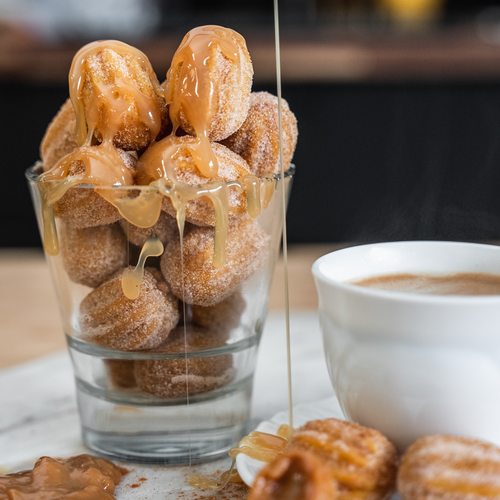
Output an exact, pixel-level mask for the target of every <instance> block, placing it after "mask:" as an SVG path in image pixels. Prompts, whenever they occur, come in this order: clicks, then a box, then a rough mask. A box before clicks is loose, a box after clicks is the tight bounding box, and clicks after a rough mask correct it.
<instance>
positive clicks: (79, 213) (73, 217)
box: [54, 150, 136, 228]
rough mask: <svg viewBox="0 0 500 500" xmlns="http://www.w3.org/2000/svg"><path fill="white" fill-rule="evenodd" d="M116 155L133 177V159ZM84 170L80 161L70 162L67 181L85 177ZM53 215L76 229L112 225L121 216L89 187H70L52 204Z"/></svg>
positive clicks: (122, 152)
mask: <svg viewBox="0 0 500 500" xmlns="http://www.w3.org/2000/svg"><path fill="white" fill-rule="evenodd" d="M117 154H118V155H119V158H120V159H121V161H122V162H123V165H124V168H125V169H126V170H127V171H128V172H129V173H130V176H131V177H132V178H133V177H134V176H135V163H136V161H135V159H134V157H133V156H131V155H130V154H128V153H126V152H125V151H122V150H118V151H117ZM85 172H86V168H85V164H84V163H83V162H82V161H79V160H75V161H72V162H71V166H70V167H69V170H68V175H67V179H68V180H70V181H71V180H72V179H78V178H79V177H80V176H81V177H83V176H84V175H85ZM54 215H55V216H56V217H58V218H60V219H63V220H64V221H65V222H66V223H67V224H68V225H70V226H73V227H78V228H83V227H94V226H102V225H105V224H112V223H113V222H116V221H118V220H120V219H122V216H121V214H120V212H119V211H118V210H117V209H116V207H114V206H113V205H112V204H111V203H109V202H108V201H107V200H105V199H104V198H103V196H101V194H99V192H98V191H95V190H94V189H93V188H91V187H72V188H70V189H68V191H67V192H66V193H65V194H64V195H63V196H62V197H61V198H60V199H59V200H58V201H56V203H55V204H54Z"/></svg>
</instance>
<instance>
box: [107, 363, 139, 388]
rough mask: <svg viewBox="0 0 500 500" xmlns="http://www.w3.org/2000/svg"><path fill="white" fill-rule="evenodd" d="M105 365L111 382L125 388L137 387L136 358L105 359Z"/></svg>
mask: <svg viewBox="0 0 500 500" xmlns="http://www.w3.org/2000/svg"><path fill="white" fill-rule="evenodd" d="M104 366H105V367H106V372H107V374H108V377H109V380H110V381H111V383H112V384H113V385H114V386H116V387H120V388H123V389H129V388H131V387H135V386H136V385H137V384H136V382H135V374H134V360H132V359H105V360H104Z"/></svg>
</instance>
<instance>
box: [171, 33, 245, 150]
mask: <svg viewBox="0 0 500 500" xmlns="http://www.w3.org/2000/svg"><path fill="white" fill-rule="evenodd" d="M211 28H218V27H210V26H206V27H200V28H196V29H195V30H192V31H191V32H190V33H188V34H187V35H186V36H185V38H184V40H183V41H182V43H181V46H180V47H179V50H178V51H177V53H179V51H181V50H182V49H183V47H185V43H186V42H188V40H189V38H190V37H192V36H193V34H194V32H195V31H196V32H197V35H195V36H198V37H199V36H200V35H201V34H202V33H203V31H204V30H205V29H208V30H210V29H211ZM223 30H224V31H225V32H226V33H227V34H228V36H229V38H230V42H231V43H233V44H234V45H235V47H236V48H237V52H238V58H239V64H238V62H237V61H233V60H231V59H229V58H228V57H226V55H225V54H224V52H223V50H221V45H220V43H218V42H217V41H216V42H215V43H214V39H213V38H210V36H206V38H205V42H204V43H206V44H207V46H206V47H203V48H201V49H200V47H199V45H198V46H197V48H198V49H199V50H200V51H201V53H202V54H204V52H203V49H204V48H205V49H206V50H207V57H206V58H205V60H204V64H205V66H206V67H208V68H209V70H210V75H209V78H210V81H211V83H212V86H211V87H210V85H209V84H207V85H206V88H207V89H208V88H211V92H212V95H211V99H210V98H209V96H203V89H202V90H201V91H200V92H201V96H200V98H197V99H195V100H193V103H192V105H191V106H190V107H187V106H189V105H186V104H185V103H184V102H182V101H181V102H180V109H179V113H178V116H176V117H172V116H171V118H172V121H174V122H175V121H178V123H179V124H180V126H181V127H182V128H183V129H184V131H186V132H187V133H188V134H190V135H196V132H195V127H193V125H192V123H191V122H192V121H193V120H194V119H195V118H194V117H193V116H192V115H194V114H197V113H200V112H202V113H204V116H203V117H202V119H203V118H205V117H209V116H210V115H212V116H211V121H210V123H208V124H207V132H208V138H209V139H210V140H211V141H220V140H222V139H225V138H226V137H229V136H230V135H231V134H233V133H234V132H235V131H236V130H238V129H239V128H240V127H241V125H242V123H243V122H244V121H245V118H246V116H247V113H248V106H249V97H250V91H251V88H252V77H253V66H252V60H251V59H250V54H249V53H248V49H247V46H246V42H245V40H244V38H243V37H242V36H241V35H239V34H238V33H236V32H235V31H233V30H230V29H227V28H224V29H223ZM206 33H207V32H206ZM177 53H176V55H177ZM200 55H201V54H200V53H198V54H197V56H198V57H200ZM191 60H192V59H191V58H189V57H177V58H176V57H175V56H174V59H173V61H172V66H171V68H170V69H169V71H168V73H167V81H166V82H165V85H164V86H165V98H166V100H167V101H168V102H172V101H173V100H175V99H176V97H175V96H176V93H177V94H179V93H180V92H178V91H179V87H181V86H182V85H183V84H185V82H186V81H189V79H190V78H191V74H190V73H191V72H192V71H193V70H194V69H195V68H191V67H190V63H191ZM197 76H198V78H200V75H197ZM202 85H203V84H202ZM202 85H200V87H201V86H202ZM197 90H198V89H197ZM167 93H169V94H170V95H167ZM187 93H190V92H184V95H186V94H187ZM204 97H205V98H204ZM209 99H210V101H209ZM209 102H211V103H212V105H213V109H214V111H213V113H212V111H211V110H210V109H209ZM189 108H191V109H189ZM205 108H206V109H205ZM170 112H171V113H172V110H171V111H170Z"/></svg>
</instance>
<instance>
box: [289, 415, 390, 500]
mask: <svg viewBox="0 0 500 500" xmlns="http://www.w3.org/2000/svg"><path fill="white" fill-rule="evenodd" d="M287 448H289V449H290V450H296V449H301V450H307V451H310V452H313V453H315V454H316V455H317V456H318V457H319V458H320V459H321V460H322V461H323V462H324V463H325V465H327V467H328V468H329V470H330V474H331V477H332V479H333V480H335V481H336V482H337V489H338V493H339V495H338V498H339V499H340V500H384V499H386V498H388V497H389V496H390V495H391V494H392V493H393V491H394V489H395V486H396V474H397V467H398V456H397V453H396V449H395V448H394V446H393V444H392V443H391V442H390V441H389V440H388V439H387V438H386V437H385V436H383V435H382V434H381V433H380V432H378V431H376V430H374V429H368V428H367V427H362V426H361V425H358V424H355V423H353V422H346V421H344V420H338V419H335V418H328V419H325V420H313V421H311V422H307V423H306V424H305V425H303V426H302V427H300V428H299V429H298V430H296V431H295V433H294V434H293V436H292V439H291V440H290V443H289V445H288V447H287Z"/></svg>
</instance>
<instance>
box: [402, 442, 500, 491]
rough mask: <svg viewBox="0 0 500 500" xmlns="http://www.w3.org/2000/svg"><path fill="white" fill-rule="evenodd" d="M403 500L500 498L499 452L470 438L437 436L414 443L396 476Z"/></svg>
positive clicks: (493, 446) (497, 448) (496, 447)
mask: <svg viewBox="0 0 500 500" xmlns="http://www.w3.org/2000/svg"><path fill="white" fill-rule="evenodd" d="M398 490H399V494H400V495H401V498H402V499H403V500H441V499H442V500H492V499H498V498H500V448H499V447H498V446H495V445H493V444H491V443H487V442H486V441H482V440H480V439H474V438H470V437H460V436H449V435H444V434H438V435H433V436H426V437H423V438H420V439H418V440H417V441H415V443H413V444H412V445H411V446H410V447H409V448H408V450H407V452H406V454H405V455H404V456H403V459H402V462H401V468H400V469H399V474H398Z"/></svg>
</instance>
